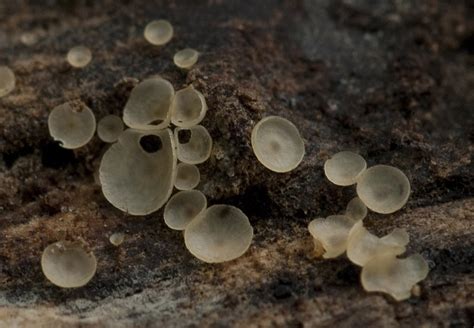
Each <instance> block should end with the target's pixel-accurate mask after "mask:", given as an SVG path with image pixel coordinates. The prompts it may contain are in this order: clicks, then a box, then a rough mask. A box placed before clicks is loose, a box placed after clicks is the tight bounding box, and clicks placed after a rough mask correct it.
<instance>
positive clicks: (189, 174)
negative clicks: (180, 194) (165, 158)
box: [174, 163, 201, 190]
mask: <svg viewBox="0 0 474 328" xmlns="http://www.w3.org/2000/svg"><path fill="white" fill-rule="evenodd" d="M200 179H201V174H200V173H199V169H198V168H197V166H196V165H193V164H186V163H179V164H178V166H177V167H176V181H175V182H174V186H175V187H176V189H178V190H191V189H194V188H196V186H197V185H198V184H199V180H200Z"/></svg>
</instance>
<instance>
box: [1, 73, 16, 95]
mask: <svg viewBox="0 0 474 328" xmlns="http://www.w3.org/2000/svg"><path fill="white" fill-rule="evenodd" d="M15 84H16V78H15V73H13V71H12V70H11V69H10V68H9V67H7V66H0V98H1V97H4V96H6V95H8V94H9V93H10V92H12V91H13V89H15Z"/></svg>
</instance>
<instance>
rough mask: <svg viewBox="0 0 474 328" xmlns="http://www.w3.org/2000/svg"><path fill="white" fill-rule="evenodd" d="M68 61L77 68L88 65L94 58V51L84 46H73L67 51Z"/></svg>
mask: <svg viewBox="0 0 474 328" xmlns="http://www.w3.org/2000/svg"><path fill="white" fill-rule="evenodd" d="M66 58H67V61H68V63H69V64H70V65H71V66H73V67H77V68H81V67H85V66H87V65H88V64H89V63H90V62H91V60H92V52H91V51H90V49H89V48H87V47H84V46H77V47H74V48H71V49H70V50H69V51H68V53H67V57H66Z"/></svg>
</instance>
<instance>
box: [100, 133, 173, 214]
mask: <svg viewBox="0 0 474 328" xmlns="http://www.w3.org/2000/svg"><path fill="white" fill-rule="evenodd" d="M99 174H100V175H99V177H100V182H101V185H102V192H103V193H104V196H105V198H107V200H108V201H109V202H110V203H111V204H112V205H114V206H115V207H117V208H118V209H120V210H122V211H124V212H127V213H130V214H132V215H146V214H150V213H152V212H154V211H156V210H158V209H160V208H161V207H162V206H163V205H164V204H165V203H166V201H167V200H168V198H169V196H170V195H171V192H172V190H173V185H174V180H175V174H176V153H175V146H174V139H173V136H172V133H171V131H170V130H169V129H164V130H156V131H139V130H133V129H128V130H125V131H124V132H123V133H122V134H121V135H120V137H119V139H118V141H117V142H116V143H114V144H113V145H112V146H111V147H110V148H109V149H108V150H107V151H106V152H105V154H104V156H103V157H102V161H101V163H100V169H99Z"/></svg>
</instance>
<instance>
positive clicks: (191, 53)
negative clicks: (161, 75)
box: [173, 48, 199, 68]
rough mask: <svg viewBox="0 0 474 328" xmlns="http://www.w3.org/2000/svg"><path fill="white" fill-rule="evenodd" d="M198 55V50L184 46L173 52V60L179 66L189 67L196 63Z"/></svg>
mask: <svg viewBox="0 0 474 328" xmlns="http://www.w3.org/2000/svg"><path fill="white" fill-rule="evenodd" d="M198 57H199V52H197V51H196V50H194V49H191V48H185V49H183V50H180V51H178V52H177V53H175V54H174V56H173V62H174V64H175V65H176V66H178V67H179V68H191V66H193V65H194V64H196V62H197V60H198Z"/></svg>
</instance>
